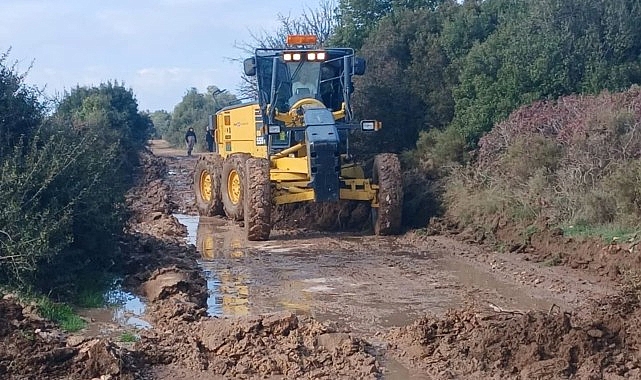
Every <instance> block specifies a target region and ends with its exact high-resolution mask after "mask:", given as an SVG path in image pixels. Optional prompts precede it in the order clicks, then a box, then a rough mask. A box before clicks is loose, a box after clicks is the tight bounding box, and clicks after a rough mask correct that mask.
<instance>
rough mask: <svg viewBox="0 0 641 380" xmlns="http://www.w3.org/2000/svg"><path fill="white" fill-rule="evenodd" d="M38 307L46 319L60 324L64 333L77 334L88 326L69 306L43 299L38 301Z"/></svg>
mask: <svg viewBox="0 0 641 380" xmlns="http://www.w3.org/2000/svg"><path fill="white" fill-rule="evenodd" d="M37 306H38V311H39V312H40V314H41V315H42V316H43V317H44V318H47V319H49V320H51V321H54V322H56V323H58V324H59V325H60V328H62V329H63V330H64V331H67V332H75V331H78V330H82V329H83V328H84V327H85V326H86V325H87V323H86V322H85V321H84V320H83V319H82V318H80V316H78V315H77V314H76V313H75V312H74V311H73V309H72V308H71V307H70V306H69V305H67V304H62V303H55V302H52V301H51V300H49V299H48V298H44V297H43V298H40V299H39V300H38V301H37Z"/></svg>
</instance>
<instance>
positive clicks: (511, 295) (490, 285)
mask: <svg viewBox="0 0 641 380" xmlns="http://www.w3.org/2000/svg"><path fill="white" fill-rule="evenodd" d="M444 269H446V270H448V271H450V272H451V273H452V274H453V275H454V276H456V278H457V280H458V282H459V283H460V284H463V285H465V286H466V287H467V288H471V289H484V290H485V291H489V290H491V293H492V294H494V295H495V298H492V299H491V300H488V303H492V304H493V305H495V306H498V307H501V308H505V309H516V310H549V309H550V307H551V306H552V305H553V304H554V302H553V301H552V300H548V299H541V298H535V297H532V296H529V295H528V293H527V292H525V291H524V290H523V289H521V288H520V287H518V286H515V285H514V284H509V283H506V282H503V281H500V280H498V279H497V278H496V277H494V276H492V274H490V273H487V272H483V271H480V270H479V269H478V268H476V267H474V266H473V265H471V264H468V263H465V262H462V261H460V260H449V261H448V262H447V263H446V264H445V265H444ZM490 301H491V302H490ZM562 302H563V301H561V300H558V301H557V303H562Z"/></svg>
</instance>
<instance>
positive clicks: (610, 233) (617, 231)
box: [562, 223, 639, 243]
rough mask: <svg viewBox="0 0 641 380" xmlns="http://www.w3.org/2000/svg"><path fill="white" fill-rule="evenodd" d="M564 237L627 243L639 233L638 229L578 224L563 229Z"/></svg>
mask: <svg viewBox="0 0 641 380" xmlns="http://www.w3.org/2000/svg"><path fill="white" fill-rule="evenodd" d="M562 229H563V235H564V236H568V237H585V238H589V237H598V238H601V239H602V240H603V241H604V242H606V243H611V242H613V241H627V240H630V239H634V238H635V237H636V236H637V234H638V233H639V230H638V229H634V228H630V227H622V226H616V225H598V226H592V225H588V224H585V223H576V224H572V225H568V226H564V227H562Z"/></svg>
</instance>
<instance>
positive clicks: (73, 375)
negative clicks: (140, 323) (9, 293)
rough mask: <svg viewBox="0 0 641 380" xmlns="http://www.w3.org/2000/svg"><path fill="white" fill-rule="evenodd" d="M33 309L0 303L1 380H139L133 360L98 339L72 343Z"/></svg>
mask: <svg viewBox="0 0 641 380" xmlns="http://www.w3.org/2000/svg"><path fill="white" fill-rule="evenodd" d="M33 310H34V308H33V307H32V306H27V307H25V306H23V305H21V304H20V303H18V301H17V299H15V298H12V297H5V298H4V299H0V378H2V379H93V378H103V379H105V378H106V379H112V378H114V379H115V378H118V379H134V378H140V373H139V372H138V368H140V365H139V364H138V361H137V359H136V355H134V354H132V353H131V352H130V351H128V350H127V349H125V348H122V347H118V346H117V345H115V344H114V343H111V342H109V341H106V340H102V339H84V338H80V339H72V338H68V336H66V335H65V334H63V333H61V332H60V331H59V330H58V329H57V327H56V326H54V325H53V324H52V323H50V322H48V321H45V320H43V319H42V318H40V317H38V316H37V315H36V314H35V313H34V312H33Z"/></svg>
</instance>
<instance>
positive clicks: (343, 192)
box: [194, 35, 403, 240]
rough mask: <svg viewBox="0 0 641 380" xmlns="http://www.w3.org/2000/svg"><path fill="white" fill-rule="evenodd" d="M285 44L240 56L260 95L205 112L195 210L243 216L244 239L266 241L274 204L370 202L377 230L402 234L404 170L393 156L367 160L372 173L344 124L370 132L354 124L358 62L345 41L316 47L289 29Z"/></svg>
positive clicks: (368, 123) (372, 125)
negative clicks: (353, 150)
mask: <svg viewBox="0 0 641 380" xmlns="http://www.w3.org/2000/svg"><path fill="white" fill-rule="evenodd" d="M287 46H288V47H287V48H285V49H257V50H256V51H255V55H254V56H253V57H251V58H248V59H246V60H245V61H244V70H245V74H246V75H247V76H255V77H256V82H257V85H258V86H257V87H258V101H257V102H252V103H244V104H240V105H235V106H230V107H226V108H223V109H221V110H220V111H218V112H217V113H216V115H214V117H213V118H212V121H211V124H212V128H213V130H214V132H213V135H214V140H215V143H214V146H215V152H214V153H208V154H204V155H202V156H201V157H200V159H199V160H198V162H197V164H196V168H195V171H194V191H195V198H196V205H197V208H198V211H199V213H200V215H202V216H214V215H227V217H229V218H231V219H233V220H236V221H240V220H244V225H245V229H246V232H247V238H248V239H249V240H267V239H269V235H270V232H271V210H272V206H273V205H281V204H286V203H295V202H308V201H313V202H332V201H338V200H357V201H364V202H369V203H370V204H371V210H372V212H371V215H372V222H373V227H374V232H375V233H376V234H379V235H390V234H396V233H398V232H399V230H400V227H401V209H402V198H403V189H402V177H401V171H400V163H399V160H398V157H397V156H396V155H394V154H390V153H382V154H378V155H376V156H375V158H374V163H373V170H372V176H371V178H366V176H365V173H364V170H363V168H362V167H361V166H360V165H358V164H356V163H355V162H352V159H351V156H350V154H349V132H350V131H351V130H353V129H359V128H360V129H361V130H363V131H365V132H375V131H377V130H378V129H380V128H381V123H380V122H378V121H375V120H363V121H360V123H359V122H354V121H353V119H352V112H351V107H350V95H351V93H352V91H353V84H352V76H354V75H363V74H364V73H365V60H364V59H362V58H358V57H355V56H354V51H353V50H352V49H349V48H318V47H317V46H316V38H315V36H308V35H294V36H289V37H288V39H287Z"/></svg>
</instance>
